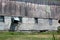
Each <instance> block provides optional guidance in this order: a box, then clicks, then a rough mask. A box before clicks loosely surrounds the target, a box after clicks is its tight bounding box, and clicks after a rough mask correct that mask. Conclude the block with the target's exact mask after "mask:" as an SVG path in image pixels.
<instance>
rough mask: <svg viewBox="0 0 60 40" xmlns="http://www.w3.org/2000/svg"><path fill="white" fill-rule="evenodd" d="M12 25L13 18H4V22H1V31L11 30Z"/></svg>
mask: <svg viewBox="0 0 60 40" xmlns="http://www.w3.org/2000/svg"><path fill="white" fill-rule="evenodd" d="M10 25H11V17H7V16H5V17H4V22H0V30H9V29H10Z"/></svg>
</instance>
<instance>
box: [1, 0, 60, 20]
mask: <svg viewBox="0 0 60 40" xmlns="http://www.w3.org/2000/svg"><path fill="white" fill-rule="evenodd" d="M48 2H49V1H48ZM53 2H54V1H53ZM59 2H60V1H59ZM59 2H56V1H55V2H54V3H58V4H59ZM58 4H55V5H49V4H47V5H46V4H44V5H41V4H40V3H39V4H36V3H30V2H29V3H27V2H21V1H20V2H18V1H9V0H8V1H7V0H5V1H4V0H0V15H3V16H21V17H36V18H55V19H60V18H59V17H60V6H59V5H58Z"/></svg>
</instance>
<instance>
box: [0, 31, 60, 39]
mask: <svg viewBox="0 0 60 40" xmlns="http://www.w3.org/2000/svg"><path fill="white" fill-rule="evenodd" d="M54 37H55V40H60V34H54ZM0 40H54V38H53V35H52V34H43V33H41V34H27V33H26V34H24V33H17V32H14V33H12V32H0Z"/></svg>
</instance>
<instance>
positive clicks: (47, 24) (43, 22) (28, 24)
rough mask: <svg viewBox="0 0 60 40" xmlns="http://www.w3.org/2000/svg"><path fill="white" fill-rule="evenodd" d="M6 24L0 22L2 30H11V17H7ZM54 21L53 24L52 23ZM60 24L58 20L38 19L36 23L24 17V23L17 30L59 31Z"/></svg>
mask: <svg viewBox="0 0 60 40" xmlns="http://www.w3.org/2000/svg"><path fill="white" fill-rule="evenodd" d="M4 21H5V22H0V30H9V29H10V27H11V17H8V16H5V17H4ZM51 21H52V22H51ZM59 25H60V24H59V23H58V20H49V19H38V23H35V19H34V18H28V17H23V18H22V23H19V24H18V26H16V28H17V29H16V28H15V29H16V30H57V27H58V26H59Z"/></svg>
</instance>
